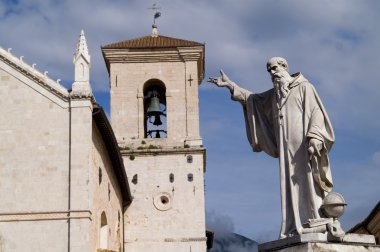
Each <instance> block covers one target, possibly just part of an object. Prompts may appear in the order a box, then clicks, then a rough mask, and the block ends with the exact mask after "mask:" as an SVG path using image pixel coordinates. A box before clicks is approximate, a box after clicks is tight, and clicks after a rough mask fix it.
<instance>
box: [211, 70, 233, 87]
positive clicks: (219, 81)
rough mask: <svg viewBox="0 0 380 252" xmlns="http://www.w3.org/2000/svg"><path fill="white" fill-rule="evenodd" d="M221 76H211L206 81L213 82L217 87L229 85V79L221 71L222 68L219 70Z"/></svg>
mask: <svg viewBox="0 0 380 252" xmlns="http://www.w3.org/2000/svg"><path fill="white" fill-rule="evenodd" d="M220 74H221V75H222V76H221V77H211V78H209V79H208V82H211V83H214V84H215V85H217V86H218V87H229V86H230V83H231V80H230V79H229V78H228V76H227V75H226V74H225V73H224V72H223V70H222V69H221V70H220Z"/></svg>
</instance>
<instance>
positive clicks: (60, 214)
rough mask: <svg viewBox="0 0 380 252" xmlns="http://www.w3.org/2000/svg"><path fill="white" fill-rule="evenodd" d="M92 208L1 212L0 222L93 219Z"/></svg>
mask: <svg viewBox="0 0 380 252" xmlns="http://www.w3.org/2000/svg"><path fill="white" fill-rule="evenodd" d="M91 216H92V212H91V211H90V210H72V211H51V212H18V213H16V212H14V213H0V222H14V221H42V220H67V219H89V220H92V219H91Z"/></svg>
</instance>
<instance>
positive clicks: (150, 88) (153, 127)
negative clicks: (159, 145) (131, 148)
mask: <svg viewBox="0 0 380 252" xmlns="http://www.w3.org/2000/svg"><path fill="white" fill-rule="evenodd" d="M166 128H167V125H166V87H165V84H164V83H163V82H162V81H160V80H157V79H152V80H149V81H147V82H146V83H145V84H144V132H145V138H166V137H167V130H166Z"/></svg>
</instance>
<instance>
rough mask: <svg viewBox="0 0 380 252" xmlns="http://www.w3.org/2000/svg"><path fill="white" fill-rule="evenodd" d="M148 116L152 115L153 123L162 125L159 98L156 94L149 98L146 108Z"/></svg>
mask: <svg viewBox="0 0 380 252" xmlns="http://www.w3.org/2000/svg"><path fill="white" fill-rule="evenodd" d="M146 112H147V115H148V117H150V116H154V122H153V125H156V126H159V125H162V122H161V119H160V115H162V111H161V108H160V99H159V98H158V97H157V96H153V97H152V98H150V104H149V107H148V109H147V110H146Z"/></svg>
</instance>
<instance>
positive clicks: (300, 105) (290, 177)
mask: <svg viewBox="0 0 380 252" xmlns="http://www.w3.org/2000/svg"><path fill="white" fill-rule="evenodd" d="M293 77H294V80H293V82H292V83H290V84H289V92H288V93H287V95H286V97H285V98H282V99H281V100H280V101H278V99H277V95H276V92H275V90H274V89H270V90H268V91H266V92H264V93H261V94H253V93H251V92H249V91H247V90H245V89H243V88H240V87H238V86H237V85H236V84H234V83H232V84H233V90H231V93H232V99H233V100H236V101H239V102H241V103H242V105H243V108H244V115H245V123H246V129H247V136H248V140H249V142H250V144H251V146H252V148H253V151H255V152H260V151H264V152H266V153H267V154H268V155H270V156H272V157H275V158H279V164H280V189H281V210H282V225H281V232H280V238H284V237H287V236H289V235H294V234H302V233H307V232H313V231H312V230H311V229H308V228H307V227H305V225H304V224H305V223H306V222H308V220H309V219H318V218H321V217H323V216H321V213H320V211H319V209H320V206H321V204H322V200H323V198H324V195H325V192H329V191H331V189H332V186H333V184H332V178H331V172H330V165H329V161H328V152H329V150H330V148H331V146H332V144H333V142H334V133H333V129H332V126H331V123H330V120H329V118H328V116H327V113H326V111H325V109H324V107H323V105H322V102H321V100H320V98H319V97H318V94H317V93H316V91H315V89H314V87H313V86H312V85H311V84H310V83H309V82H308V81H307V80H306V79H305V78H304V77H303V76H302V75H301V74H300V73H297V74H295V75H293ZM310 138H316V139H318V140H320V141H322V142H323V148H322V150H321V156H320V157H318V156H313V158H312V159H311V160H310V157H309V154H308V151H307V149H308V143H309V139H310Z"/></svg>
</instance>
